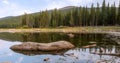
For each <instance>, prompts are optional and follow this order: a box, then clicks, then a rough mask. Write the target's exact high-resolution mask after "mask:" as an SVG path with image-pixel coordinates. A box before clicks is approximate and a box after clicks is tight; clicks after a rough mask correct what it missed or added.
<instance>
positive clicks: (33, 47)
mask: <svg viewBox="0 0 120 63" xmlns="http://www.w3.org/2000/svg"><path fill="white" fill-rule="evenodd" d="M74 47H75V46H74V45H73V44H71V43H70V42H67V41H57V42H52V43H35V42H26V43H22V44H19V45H13V46H12V47H10V49H12V50H19V51H56V50H57V51H59V50H64V49H71V48H74Z"/></svg>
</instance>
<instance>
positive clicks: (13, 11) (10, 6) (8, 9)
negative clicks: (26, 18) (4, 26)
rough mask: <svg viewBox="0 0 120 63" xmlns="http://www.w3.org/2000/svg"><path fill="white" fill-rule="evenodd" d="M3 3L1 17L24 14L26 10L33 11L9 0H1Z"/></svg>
mask: <svg viewBox="0 0 120 63" xmlns="http://www.w3.org/2000/svg"><path fill="white" fill-rule="evenodd" d="M0 2H2V3H3V4H1V5H0V8H1V9H0V17H5V16H17V15H21V14H24V13H25V12H27V13H31V11H30V10H28V9H26V8H24V7H21V6H20V5H18V4H16V3H13V2H9V1H8V0H0Z"/></svg>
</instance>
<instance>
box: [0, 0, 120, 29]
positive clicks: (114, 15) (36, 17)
mask: <svg viewBox="0 0 120 63" xmlns="http://www.w3.org/2000/svg"><path fill="white" fill-rule="evenodd" d="M115 25H117V26H118V25H120V4H119V7H118V9H117V7H116V6H115V3H114V5H112V6H110V5H109V3H108V5H106V2H105V0H104V1H103V4H102V7H99V4H98V3H97V7H94V5H93V4H92V5H91V8H88V7H73V6H69V7H65V8H61V9H54V10H50V11H48V10H46V11H41V12H38V13H34V14H26V13H25V14H24V15H21V16H17V17H7V18H4V19H0V27H1V28H17V27H22V28H47V27H64V26H76V27H78V26H115Z"/></svg>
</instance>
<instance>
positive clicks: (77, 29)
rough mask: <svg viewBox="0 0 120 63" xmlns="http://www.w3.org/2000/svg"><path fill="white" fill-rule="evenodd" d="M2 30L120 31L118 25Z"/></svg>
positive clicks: (15, 31) (2, 30)
mask: <svg viewBox="0 0 120 63" xmlns="http://www.w3.org/2000/svg"><path fill="white" fill-rule="evenodd" d="M0 32H10V33H19V32H20V33H24V32H33V33H34V32H63V33H108V32H120V27H118V26H105V27H103V26H100V27H63V28H27V29H23V28H22V29H21V28H19V29H0Z"/></svg>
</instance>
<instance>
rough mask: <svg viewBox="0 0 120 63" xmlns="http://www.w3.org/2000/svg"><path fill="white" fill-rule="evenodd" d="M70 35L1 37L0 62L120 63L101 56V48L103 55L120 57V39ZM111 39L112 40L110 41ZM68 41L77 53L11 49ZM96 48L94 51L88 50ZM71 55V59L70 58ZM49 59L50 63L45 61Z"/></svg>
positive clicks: (70, 51) (9, 35) (18, 34)
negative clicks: (19, 45)
mask: <svg viewBox="0 0 120 63" xmlns="http://www.w3.org/2000/svg"><path fill="white" fill-rule="evenodd" d="M69 35H70V34H67V33H0V62H11V63H97V62H101V63H102V62H103V63H104V62H107V63H119V62H120V56H117V55H98V54H92V53H99V52H100V50H101V48H102V49H104V53H113V54H115V53H117V54H118V53H120V45H119V38H120V37H119V36H111V35H109V34H94V33H90V34H89V33H88V34H82V33H81V34H72V35H73V36H69ZM111 37H112V38H111ZM60 40H66V41H69V42H71V43H72V44H74V45H75V46H76V48H74V49H70V50H65V51H59V52H51V53H49V52H43V53H41V54H39V53H38V52H27V51H26V52H25V51H12V50H11V49H9V48H10V47H11V46H12V45H15V44H20V43H22V42H39V43H48V42H54V41H60ZM93 44H96V45H97V46H95V47H90V48H85V46H88V45H93ZM69 54H71V55H69ZM47 58H49V60H48V61H44V60H45V59H47Z"/></svg>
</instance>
